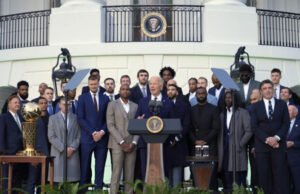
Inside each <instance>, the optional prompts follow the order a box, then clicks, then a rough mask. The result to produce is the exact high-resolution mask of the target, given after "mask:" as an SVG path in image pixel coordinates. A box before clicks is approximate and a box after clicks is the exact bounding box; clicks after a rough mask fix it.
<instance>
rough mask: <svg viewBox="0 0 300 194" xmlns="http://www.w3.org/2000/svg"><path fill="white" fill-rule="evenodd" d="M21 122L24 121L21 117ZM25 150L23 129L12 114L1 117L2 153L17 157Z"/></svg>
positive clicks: (0, 147)
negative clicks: (19, 152) (17, 154)
mask: <svg viewBox="0 0 300 194" xmlns="http://www.w3.org/2000/svg"><path fill="white" fill-rule="evenodd" d="M19 118H20V121H21V122H23V121H24V120H23V119H22V117H21V116H20V115H19ZM21 150H23V135H22V129H20V128H19V126H18V124H17V122H16V121H15V119H14V117H13V116H12V114H11V113H10V112H6V113H4V114H2V115H0V152H1V153H4V154H7V155H15V154H16V153H17V152H18V151H21Z"/></svg>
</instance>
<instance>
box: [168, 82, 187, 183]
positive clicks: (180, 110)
mask: <svg viewBox="0 0 300 194" xmlns="http://www.w3.org/2000/svg"><path fill="white" fill-rule="evenodd" d="M167 95H168V98H169V99H170V100H171V102H172V104H173V106H172V109H171V111H170V118H176V119H180V121H181V124H182V128H183V130H182V131H181V133H180V134H179V135H171V136H169V138H168V139H167V140H166V141H165V143H164V169H165V175H166V177H168V180H169V185H170V186H171V187H175V186H177V185H179V184H181V183H182V180H183V174H182V172H183V168H184V166H185V164H186V160H185V158H186V156H187V155H188V145H187V142H186V139H187V138H186V136H187V135H188V131H189V128H190V107H191V106H190V104H189V102H188V101H186V100H185V99H184V97H183V96H178V91H177V86H176V85H168V91H167ZM173 156H176V160H174V158H173Z"/></svg>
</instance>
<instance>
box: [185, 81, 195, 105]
mask: <svg viewBox="0 0 300 194" xmlns="http://www.w3.org/2000/svg"><path fill="white" fill-rule="evenodd" d="M197 83H198V80H197V78H195V77H191V78H190V79H189V81H188V84H189V93H187V94H186V95H184V97H185V100H186V101H187V102H190V100H191V99H192V98H194V97H195V96H196V90H197Z"/></svg>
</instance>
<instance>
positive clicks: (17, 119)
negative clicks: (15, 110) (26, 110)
mask: <svg viewBox="0 0 300 194" xmlns="http://www.w3.org/2000/svg"><path fill="white" fill-rule="evenodd" d="M15 121H16V122H17V124H18V126H19V128H20V129H22V124H21V121H20V119H19V116H18V114H15Z"/></svg>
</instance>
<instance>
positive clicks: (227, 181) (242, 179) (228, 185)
mask: <svg viewBox="0 0 300 194" xmlns="http://www.w3.org/2000/svg"><path fill="white" fill-rule="evenodd" d="M246 177H247V171H238V172H236V173H235V183H236V184H237V185H239V186H243V187H246ZM222 183H223V187H224V191H225V193H231V192H232V189H233V172H232V171H224V172H222Z"/></svg>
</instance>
